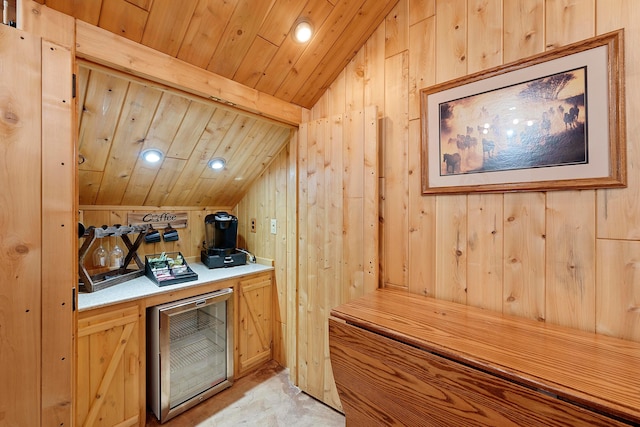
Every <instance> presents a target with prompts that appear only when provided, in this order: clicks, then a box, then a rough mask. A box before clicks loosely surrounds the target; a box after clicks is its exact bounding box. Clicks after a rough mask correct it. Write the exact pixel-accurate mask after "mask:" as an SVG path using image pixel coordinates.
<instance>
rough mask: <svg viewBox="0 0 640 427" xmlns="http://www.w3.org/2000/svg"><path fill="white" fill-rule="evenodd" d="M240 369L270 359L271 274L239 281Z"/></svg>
mask: <svg viewBox="0 0 640 427" xmlns="http://www.w3.org/2000/svg"><path fill="white" fill-rule="evenodd" d="M239 293H240V295H239V298H238V301H239V322H240V323H239V328H238V329H239V331H238V373H239V374H242V373H244V372H246V371H248V370H249V369H251V368H253V367H255V366H257V365H259V364H261V363H263V362H265V361H267V360H269V359H271V341H272V335H273V324H272V323H273V317H272V313H273V298H272V286H271V275H268V276H261V277H256V278H253V279H249V280H243V281H240V283H239Z"/></svg>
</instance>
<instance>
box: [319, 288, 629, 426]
mask: <svg viewBox="0 0 640 427" xmlns="http://www.w3.org/2000/svg"><path fill="white" fill-rule="evenodd" d="M329 347H330V355H331V364H332V367H333V373H334V377H335V381H336V385H337V388H338V393H339V396H340V399H341V402H342V406H343V410H344V412H345V415H346V420H347V425H348V426H360V425H362V426H374V425H375V426H378V425H414V426H456V427H458V426H508V425H522V426H574V425H575V426H578V425H580V426H608V427H610V426H629V425H635V426H638V425H640V343H636V342H632V341H625V340H621V339H616V338H612V337H608V336H605V335H599V334H593V333H586V332H581V331H577V330H574V329H569V328H563V327H559V326H555V325H550V324H546V323H542V322H536V321H533V320H528V319H523V318H518V317H513V316H507V315H502V314H500V313H495V312H491V311H487V310H482V309H478V308H475V307H469V306H465V305H461V304H455V303H450V302H446V301H440V300H435V299H432V298H426V297H422V296H419V295H413V294H408V293H405V292H399V291H393V290H385V289H379V290H377V291H375V292H373V293H371V294H369V295H366V296H364V297H362V298H359V299H357V300H354V301H352V302H349V303H347V304H344V305H341V306H340V307H337V308H336V309H334V310H332V312H331V317H330V318H329Z"/></svg>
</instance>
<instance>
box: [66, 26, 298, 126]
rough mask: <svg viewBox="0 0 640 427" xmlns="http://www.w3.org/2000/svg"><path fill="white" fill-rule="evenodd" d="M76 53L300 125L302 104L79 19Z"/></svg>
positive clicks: (200, 94)
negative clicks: (245, 84)
mask: <svg viewBox="0 0 640 427" xmlns="http://www.w3.org/2000/svg"><path fill="white" fill-rule="evenodd" d="M76 42H77V44H76V55H77V57H78V58H83V59H86V60H88V61H92V62H96V63H98V64H102V65H106V66H108V67H111V68H114V69H117V70H120V71H125V72H127V73H130V74H133V75H135V76H138V77H143V78H145V79H149V80H152V81H155V82H159V83H162V84H166V85H168V86H172V87H175V88H177V89H180V90H182V91H185V92H189V93H192V94H195V95H198V96H202V97H204V98H208V99H211V100H213V101H216V102H219V103H221V104H224V105H229V106H233V107H235V108H238V109H240V110H243V111H248V112H251V113H253V114H258V115H261V116H265V117H269V118H272V119H275V120H277V121H280V122H284V123H287V124H293V125H298V124H300V122H301V118H302V108H301V107H299V106H297V105H294V104H291V103H288V102H285V101H282V100H280V99H278V98H275V97H273V96H271V95H268V94H266V93H262V92H259V91H257V90H255V89H252V88H250V87H247V86H244V85H242V84H240V83H237V82H234V81H233V80H229V79H227V78H225V77H222V76H219V75H217V74H213V73H211V72H209V71H207V70H204V69H202V68H198V67H196V66H194V65H191V64H188V63H186V62H183V61H181V60H179V59H176V58H174V57H171V56H169V55H166V54H164V53H162V52H159V51H156V50H153V49H151V48H148V47H146V46H143V45H141V44H138V43H135V42H132V41H131V40H128V39H125V38H123V37H119V36H117V35H115V34H113V33H110V32H109V31H106V30H103V29H101V28H99V27H95V26H93V25H90V24H87V23H86V22H82V21H79V20H76Z"/></svg>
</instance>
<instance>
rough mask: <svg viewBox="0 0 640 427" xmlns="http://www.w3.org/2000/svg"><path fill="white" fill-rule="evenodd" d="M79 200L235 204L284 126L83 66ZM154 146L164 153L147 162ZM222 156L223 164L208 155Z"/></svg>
mask: <svg viewBox="0 0 640 427" xmlns="http://www.w3.org/2000/svg"><path fill="white" fill-rule="evenodd" d="M81 70H84V71H83V72H82V73H80V78H81V79H82V80H81V81H80V84H79V86H80V87H81V88H82V89H83V90H82V92H81V93H82V94H83V95H84V98H83V99H82V100H81V111H80V115H79V126H80V127H79V142H78V144H79V155H80V156H81V159H82V160H81V162H82V163H81V164H80V165H79V170H80V183H81V185H80V203H81V204H83V205H93V204H95V205H124V206H166V205H174V206H184V205H187V206H201V207H206V206H220V205H223V206H235V205H236V204H237V203H238V201H239V200H240V199H241V198H242V196H243V194H244V193H246V191H247V190H248V188H249V187H250V186H251V185H252V184H253V182H254V181H255V179H256V178H257V177H258V176H259V175H260V173H261V172H262V171H263V170H264V169H265V168H266V167H267V166H268V165H269V164H270V163H271V161H272V160H273V158H274V157H275V155H277V153H278V152H280V150H282V147H283V146H285V145H286V144H287V143H288V142H289V139H290V130H289V127H288V126H285V125H281V124H278V123H276V122H272V121H269V120H264V119H261V118H259V117H254V116H248V115H244V114H241V113H239V112H237V111H233V110H230V109H227V108H223V107H220V106H219V105H217V104H215V103H213V102H209V101H207V100H204V99H198V98H197V97H193V96H186V95H184V94H181V93H178V92H176V91H172V90H168V89H164V88H160V87H158V86H157V85H154V84H152V83H150V82H144V81H139V80H134V79H127V78H126V77H125V76H123V75H121V74H118V73H112V72H110V70H108V69H104V68H101V67H95V66H92V67H91V66H90V67H81ZM147 148H157V149H160V150H162V151H163V152H164V153H165V158H164V159H163V161H162V162H160V163H159V164H157V165H151V164H148V163H146V162H145V161H143V160H142V159H141V158H140V153H141V152H142V151H143V150H145V149H147ZM214 157H224V158H225V159H226V160H227V166H226V168H225V169H224V170H222V171H212V170H210V169H209V168H208V167H207V163H208V161H209V160H210V159H212V158H214Z"/></svg>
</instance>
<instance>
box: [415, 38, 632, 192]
mask: <svg viewBox="0 0 640 427" xmlns="http://www.w3.org/2000/svg"><path fill="white" fill-rule="evenodd" d="M623 54H624V47H623V30H618V31H615V32H611V33H608V34H604V35H601V36H597V37H593V38H591V39H588V40H585V41H582V42H579V43H574V44H571V45H568V46H565V47H561V48H558V49H554V50H552V51H549V52H545V53H542V54H539V55H535V56H532V57H530V58H526V59H522V60H519V61H516V62H513V63H510V64H506V65H503V66H500V67H496V68H492V69H489V70H486V71H481V72H478V73H475V74H471V75H468V76H464V77H461V78H458V79H455V80H451V81H448V82H445V83H441V84H437V85H435V86H432V87H429V88H426V89H422V90H421V91H420V100H421V118H420V119H421V128H422V193H423V194H438V193H469V192H505V191H545V190H563V189H587V188H613V187H624V186H626V142H625V137H626V131H625V114H624V107H625V100H624V82H623V80H624V62H623Z"/></svg>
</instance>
